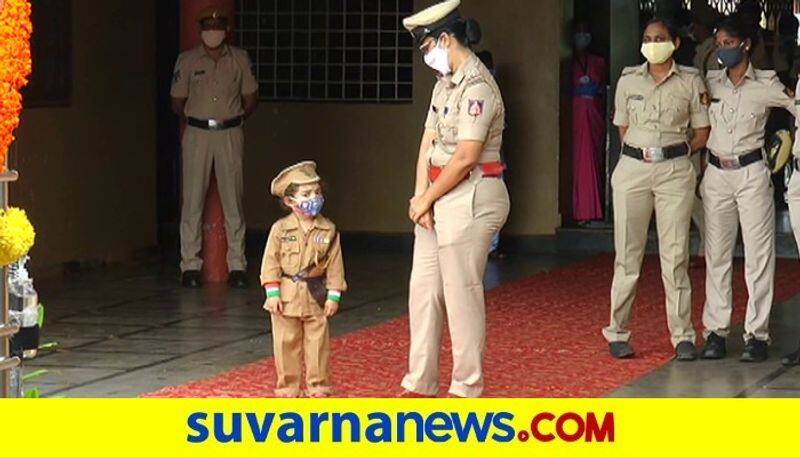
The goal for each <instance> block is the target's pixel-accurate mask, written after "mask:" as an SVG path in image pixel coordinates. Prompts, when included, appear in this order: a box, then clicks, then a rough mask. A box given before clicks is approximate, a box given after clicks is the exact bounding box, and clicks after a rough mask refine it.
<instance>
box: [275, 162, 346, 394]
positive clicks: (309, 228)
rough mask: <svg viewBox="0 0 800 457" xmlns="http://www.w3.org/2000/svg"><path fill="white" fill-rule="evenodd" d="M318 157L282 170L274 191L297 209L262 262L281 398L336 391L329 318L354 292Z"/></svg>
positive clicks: (281, 226) (281, 224)
mask: <svg viewBox="0 0 800 457" xmlns="http://www.w3.org/2000/svg"><path fill="white" fill-rule="evenodd" d="M316 168H317V165H316V163H314V162H301V163H298V164H296V165H293V166H291V167H289V168H286V169H285V170H283V171H281V172H280V173H279V174H278V176H277V177H276V178H275V179H274V180H273V181H272V185H271V188H270V191H271V193H272V195H274V196H275V197H277V198H278V199H279V200H280V202H281V203H282V205H283V206H284V207H285V208H287V209H289V210H290V211H291V214H289V215H288V216H286V217H284V218H282V219H280V220H279V221H278V222H276V223H275V224H274V225H273V226H272V229H271V230H270V233H269V238H268V240H267V246H266V249H265V251H264V259H263V261H262V264H261V284H262V285H263V286H264V288H265V290H266V293H267V299H266V302H265V303H264V309H266V310H267V311H269V312H270V314H271V318H272V339H273V348H274V357H275V368H276V371H277V375H278V382H277V386H276V389H275V395H276V396H277V397H284V398H294V397H299V396H300V395H301V389H300V379H301V377H302V373H303V366H305V379H306V392H305V393H306V395H307V396H309V397H327V396H330V395H331V393H332V391H331V386H330V377H329V372H328V361H329V358H330V343H329V334H328V318H330V317H332V316H333V315H334V314H336V312H337V311H338V309H339V301H340V300H341V297H342V292H344V291H345V290H346V289H347V283H346V282H345V279H344V263H343V261H342V249H341V245H340V243H339V235H338V233H337V231H336V226H335V225H334V224H333V222H331V221H330V220H328V219H326V218H325V217H323V216H322V215H321V214H320V213H321V210H322V205H323V203H324V198H323V196H322V187H321V185H320V177H319V175H318V174H317V171H316Z"/></svg>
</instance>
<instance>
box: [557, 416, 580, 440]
mask: <svg viewBox="0 0 800 457" xmlns="http://www.w3.org/2000/svg"><path fill="white" fill-rule="evenodd" d="M568 421H569V422H574V423H575V424H576V425H577V426H578V429H577V430H575V432H574V433H569V432H567V431H566V429H565V427H564V425H565V424H566V423H567V422H568ZM585 431H586V424H584V422H583V418H582V417H581V416H579V415H577V414H575V413H566V414H564V415H563V416H561V417H559V418H558V421H556V433H558V437H559V438H561V439H562V440H564V441H566V442H567V443H574V442H576V441H578V440H579V439H581V437H582V436H583V432H585Z"/></svg>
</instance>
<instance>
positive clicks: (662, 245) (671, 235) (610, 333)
mask: <svg viewBox="0 0 800 457" xmlns="http://www.w3.org/2000/svg"><path fill="white" fill-rule="evenodd" d="M696 182H697V177H696V175H695V172H694V168H693V167H692V164H691V161H690V160H689V157H679V158H676V159H672V160H665V161H663V162H658V163H646V162H643V161H640V160H636V159H633V158H630V157H627V156H624V155H623V156H622V157H621V158H620V160H619V163H618V164H617V168H616V169H615V170H614V174H613V175H612V177H611V185H612V187H613V196H614V247H615V250H616V258H615V260H614V280H613V283H612V285H611V322H610V324H609V326H608V327H606V328H604V329H603V336H605V338H606V340H607V341H609V342H623V341H628V340H629V339H630V336H631V332H630V331H629V330H628V319H629V318H630V314H631V308H632V306H633V300H634V298H635V295H636V286H637V282H638V281H639V275H640V273H641V268H642V259H643V257H644V251H645V247H646V244H647V231H648V228H649V226H650V220H651V218H652V215H653V209H654V208H655V212H656V227H657V229H658V251H659V255H660V257H661V279H662V281H663V283H664V292H665V294H666V312H667V326H668V327H669V331H670V335H671V340H672V344H673V346H677V345H678V343H680V342H682V341H690V342H692V343H694V340H695V331H694V328H693V327H692V287H691V284H690V282H689V274H688V272H687V269H688V265H689V225H690V221H691V216H692V205H693V204H694V198H695V185H696Z"/></svg>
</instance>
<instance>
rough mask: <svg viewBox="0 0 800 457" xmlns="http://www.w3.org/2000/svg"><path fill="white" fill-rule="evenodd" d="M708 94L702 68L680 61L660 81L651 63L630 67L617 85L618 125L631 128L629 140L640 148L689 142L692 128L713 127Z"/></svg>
mask: <svg viewBox="0 0 800 457" xmlns="http://www.w3.org/2000/svg"><path fill="white" fill-rule="evenodd" d="M707 98H708V94H707V93H706V86H705V84H704V83H703V78H701V77H700V71H699V70H697V69H695V68H692V67H684V66H680V65H677V64H674V65H673V66H672V69H671V70H670V73H669V75H668V76H667V77H666V79H664V81H662V82H661V83H659V84H656V82H655V80H653V77H652V76H650V73H649V72H648V71H647V63H645V64H642V65H640V66H635V67H627V68H625V69H624V70H623V71H622V77H621V78H620V80H619V83H618V84H617V93H616V96H615V106H616V109H615V113H614V125H616V126H618V127H626V126H627V127H628V131H627V133H626V134H625V139H624V141H625V143H626V144H627V145H629V146H633V147H636V148H646V147H665V146H672V145H676V144H681V143H686V142H687V141H688V139H689V126H691V128H696V129H697V128H704V127H708V126H709V121H708V109H707V106H706V104H704V103H703V102H704V101H705V102H706V103H707Z"/></svg>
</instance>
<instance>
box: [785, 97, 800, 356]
mask: <svg viewBox="0 0 800 457" xmlns="http://www.w3.org/2000/svg"><path fill="white" fill-rule="evenodd" d="M796 92H800V82H798V86H797V90H796ZM795 96H796V97H798V98H800V95H795ZM795 108H796V109H800V100H795ZM795 126H796V127H797V129H800V116H797V117H796V118H795ZM792 152H793V153H794V160H793V163H794V172H793V173H792V177H791V178H790V180H789V186H788V190H787V192H786V197H787V200H788V203H789V217H790V219H791V221H792V231H793V232H794V238H795V241H796V242H797V246H798V249H800V141H795V142H794V148H793V151H792ZM781 362H782V363H783V365H784V366H787V367H791V366H796V365H800V348H798V349H797V350H796V351H794V352H792V353H790V354H786V355H785V356H784V357H783V359H782V360H781Z"/></svg>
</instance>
